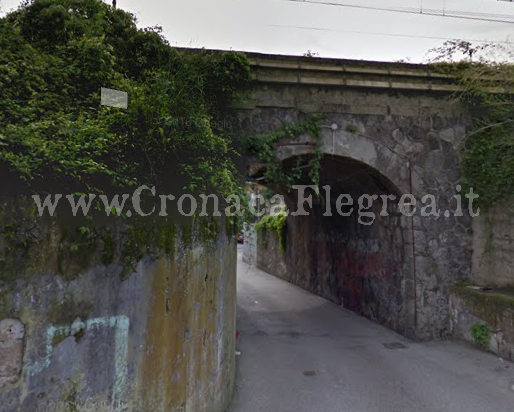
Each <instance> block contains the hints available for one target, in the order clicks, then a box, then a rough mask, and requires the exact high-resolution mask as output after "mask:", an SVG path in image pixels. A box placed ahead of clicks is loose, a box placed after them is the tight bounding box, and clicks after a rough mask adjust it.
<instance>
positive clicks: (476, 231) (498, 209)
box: [470, 204, 514, 287]
mask: <svg viewBox="0 0 514 412" xmlns="http://www.w3.org/2000/svg"><path fill="white" fill-rule="evenodd" d="M511 208H512V207H511V206H510V205H508V204H504V205H496V206H494V207H492V208H491V210H489V211H487V213H482V214H481V215H480V216H479V217H477V218H475V219H473V270H472V272H471V277H470V280H472V281H473V282H475V283H478V284H480V285H487V286H495V287H505V286H514V212H513V211H512V209H511Z"/></svg>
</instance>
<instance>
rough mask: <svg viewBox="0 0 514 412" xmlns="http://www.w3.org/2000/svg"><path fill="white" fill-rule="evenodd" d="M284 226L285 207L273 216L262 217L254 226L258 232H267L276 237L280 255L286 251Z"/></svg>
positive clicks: (285, 219)
mask: <svg viewBox="0 0 514 412" xmlns="http://www.w3.org/2000/svg"><path fill="white" fill-rule="evenodd" d="M286 225H287V211H286V206H283V207H282V209H281V210H280V211H279V212H277V213H273V214H269V215H266V216H264V217H263V218H262V219H261V221H260V222H258V223H257V224H256V225H255V229H257V230H258V231H261V232H262V231H264V230H268V231H270V232H272V233H275V234H276V235H277V236H278V244H279V251H280V253H285V250H286Z"/></svg>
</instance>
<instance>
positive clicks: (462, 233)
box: [240, 83, 472, 339]
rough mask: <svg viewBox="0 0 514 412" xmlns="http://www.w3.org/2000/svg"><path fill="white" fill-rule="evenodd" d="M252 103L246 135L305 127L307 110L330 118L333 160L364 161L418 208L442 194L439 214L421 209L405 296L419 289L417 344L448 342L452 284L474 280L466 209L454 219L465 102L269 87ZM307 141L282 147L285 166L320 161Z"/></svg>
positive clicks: (328, 146) (326, 137) (327, 139)
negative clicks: (301, 159)
mask: <svg viewBox="0 0 514 412" xmlns="http://www.w3.org/2000/svg"><path fill="white" fill-rule="evenodd" d="M252 96H253V98H252V100H251V101H250V102H249V103H247V104H246V105H245V107H244V108H241V109H240V116H241V118H242V119H243V127H244V129H245V130H246V132H247V133H248V134H250V135H256V134H265V133H270V132H272V131H274V130H277V129H279V128H280V127H281V125H282V124H283V123H290V124H297V123H298V122H299V121H300V119H301V115H300V114H299V112H300V110H304V111H306V112H308V113H323V114H324V115H325V119H324V120H323V121H322V122H320V123H322V124H323V125H324V126H325V127H323V129H322V138H323V140H322V152H323V154H324V155H325V156H327V157H339V158H347V159H353V160H355V161H358V162H362V163H365V164H366V165H368V166H369V167H371V168H372V169H374V170H375V171H376V172H377V173H379V174H381V175H382V176H384V177H385V178H386V179H388V180H389V181H390V182H391V183H392V184H393V185H394V186H395V187H396V188H397V189H398V191H399V192H401V193H402V194H406V193H411V194H413V195H414V196H415V198H416V199H417V201H418V202H419V203H418V204H420V202H421V199H422V198H423V196H425V195H427V194H429V195H434V196H435V198H436V202H437V208H438V209H439V210H440V211H441V215H440V216H439V217H422V216H420V209H421V207H418V209H417V213H416V214H415V216H414V217H413V219H412V225H411V226H412V227H411V229H410V230H409V231H410V232H411V234H410V236H409V237H406V236H405V237H404V244H403V248H404V252H402V253H403V255H404V257H405V259H407V260H409V259H410V261H411V262H410V263H408V264H409V266H410V268H411V269H410V271H411V273H410V274H408V273H405V272H404V276H407V279H412V280H413V283H411V284H410V285H406V286H405V288H406V289H409V290H414V291H415V293H414V295H415V302H412V303H408V305H410V306H409V308H410V309H409V310H410V311H411V312H412V313H411V314H410V315H409V317H410V318H412V319H413V322H414V323H415V326H414V327H415V336H416V338H418V339H431V338H439V337H444V336H447V335H448V334H449V333H450V324H449V320H448V308H449V296H450V291H449V289H450V286H451V285H452V284H453V283H455V282H457V281H460V280H465V279H467V278H468V277H469V276H470V272H471V242H472V231H471V218H470V217H469V215H468V214H467V210H465V214H464V216H462V217H459V216H454V213H455V208H456V202H455V200H454V195H456V194H457V191H456V187H457V185H458V184H459V182H460V178H461V176H460V173H459V164H460V150H461V145H462V142H463V139H464V138H465V135H466V128H467V126H468V125H469V123H470V119H469V117H467V116H466V115H465V113H463V111H462V108H461V107H459V105H458V103H455V102H453V101H451V100H450V99H448V97H447V96H444V95H438V94H436V93H431V92H420V91H416V92H407V91H388V90H378V91H376V90H372V89H368V90H359V89H357V88H354V89H347V88H345V87H343V86H341V87H325V86H307V85H285V84H271V83H267V84H256V85H255V88H254V92H253V95H252ZM332 124H335V125H337V126H338V128H337V130H336V131H332V130H330V126H331V125H332ZM308 139H309V138H308V136H305V137H302V139H300V141H299V142H294V143H293V144H290V142H285V141H284V142H281V145H282V146H280V148H279V156H280V158H281V159H284V160H286V159H294V158H295V157H297V156H302V155H309V154H312V147H311V146H308V145H302V144H301V143H302V142H304V141H306V140H308ZM250 163H251V162H250ZM251 164H252V163H251ZM253 164H254V165H255V166H253V167H254V169H252V170H257V167H258V164H259V161H258V159H254V160H253ZM251 168H252V166H251ZM337 173H338V172H337V171H334V170H332V171H331V175H330V176H328V178H329V179H332V180H337V179H340V180H341V181H345V180H346V181H352V176H353V174H352V173H351V170H346V171H345V173H342V172H340V174H337ZM323 184H324V182H321V185H323ZM445 211H449V215H448V216H445V215H444V212H445ZM290 240H291V239H290ZM291 241H292V242H295V241H296V240H294V239H293V240H291ZM298 242H300V240H298ZM379 247H382V246H381V245H380V246H379ZM302 248H303V249H302ZM300 249H301V250H303V252H304V253H303V254H302V252H300V251H299V252H298V260H297V261H296V262H295V264H297V265H299V266H301V267H303V268H308V267H309V266H308V264H307V263H306V262H303V261H304V260H306V259H308V257H307V256H309V255H310V253H311V249H308V248H305V247H303V246H300ZM301 262H303V263H301ZM311 273H312V271H311V270H310V269H309V270H305V271H304V272H301V273H300V272H299V273H297V274H295V275H293V276H298V277H304V278H305V279H304V280H303V282H304V283H309V279H310V277H311ZM409 276H410V277H409ZM299 283H300V282H299Z"/></svg>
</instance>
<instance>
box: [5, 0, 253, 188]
mask: <svg viewBox="0 0 514 412" xmlns="http://www.w3.org/2000/svg"><path fill="white" fill-rule="evenodd" d="M0 50H1V52H0V84H1V89H2V94H1V95H0V173H3V174H5V173H8V174H10V175H16V176H17V177H18V178H19V179H20V180H21V181H22V182H23V183H24V186H25V187H26V188H30V190H43V191H50V190H55V189H56V188H59V189H61V190H64V191H69V192H76V191H84V192H85V191H110V190H114V189H117V188H120V187H125V186H133V185H137V184H147V185H149V186H153V185H156V186H158V187H159V188H162V189H164V190H182V189H183V188H187V189H190V190H200V189H202V190H213V191H217V192H220V193H223V194H226V193H232V192H233V191H234V190H236V188H237V170H236V168H235V166H234V158H235V156H237V153H235V150H234V145H233V138H234V133H235V128H232V129H231V128H229V127H226V126H219V124H224V125H226V124H229V125H230V124H231V123H230V122H231V121H233V119H232V118H230V113H229V112H228V110H227V103H228V102H230V101H231V100H232V99H234V98H235V97H236V96H238V95H239V93H241V91H243V90H244V89H245V87H246V85H247V82H248V80H249V65H248V62H247V60H246V58H245V57H244V56H243V55H240V54H237V53H214V54H213V53H209V52H206V51H203V52H197V53H190V52H184V51H179V50H176V49H174V48H172V47H170V45H169V44H168V42H167V41H166V39H165V38H164V37H163V36H162V33H161V29H160V28H159V27H153V28H146V29H140V28H138V27H137V26H136V20H135V17H134V16H133V15H132V14H130V13H127V12H125V11H123V10H120V9H115V8H112V7H110V6H108V5H106V4H104V3H103V2H101V1H98V0H36V1H27V2H25V3H24V4H23V5H22V6H21V7H20V8H19V9H18V10H17V11H15V12H12V13H10V14H8V15H6V16H5V17H4V18H1V19H0ZM101 87H107V88H112V89H117V90H122V91H125V92H127V93H128V95H129V106H128V109H127V110H123V109H117V108H111V107H105V106H100V88H101ZM227 119H228V121H227ZM221 120H225V122H222V121H221ZM234 125H235V123H234Z"/></svg>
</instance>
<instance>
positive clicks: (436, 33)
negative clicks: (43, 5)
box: [0, 0, 514, 63]
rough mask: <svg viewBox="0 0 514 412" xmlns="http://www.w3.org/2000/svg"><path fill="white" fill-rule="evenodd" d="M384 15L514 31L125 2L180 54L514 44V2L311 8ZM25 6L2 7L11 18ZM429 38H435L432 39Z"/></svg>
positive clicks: (232, 4) (204, 2) (386, 54)
mask: <svg viewBox="0 0 514 412" xmlns="http://www.w3.org/2000/svg"><path fill="white" fill-rule="evenodd" d="M309 1H314V2H326V3H328V2H331V3H341V4H350V5H352V4H353V5H361V6H362V5H364V6H372V7H373V6H376V7H382V8H384V7H385V8H389V7H396V8H398V7H406V8H411V9H412V8H416V9H417V8H419V9H420V10H421V9H422V10H424V11H425V12H428V11H436V12H442V11H443V9H444V10H445V11H446V13H449V14H451V13H452V12H456V11H457V12H476V13H487V14H496V15H501V16H511V21H512V23H498V22H487V21H474V20H465V19H456V18H450V17H442V16H430V15H426V14H407V13H396V12H389V11H377V10H369V9H359V8H349V7H340V6H331V5H326V4H312V3H309V2H302V1H301V0H300V1H284V0H144V1H141V0H117V3H118V8H122V9H125V10H127V11H130V12H132V13H133V14H135V15H136V17H137V19H138V22H139V25H140V26H141V27H147V26H155V25H160V26H162V27H163V31H164V35H165V36H166V38H167V39H168V40H169V42H170V43H171V44H172V45H174V46H180V47H195V48H197V47H205V48H208V49H222V50H238V51H254V52H262V53H270V54H286V55H303V54H305V53H307V52H308V51H310V52H311V53H315V54H317V55H319V56H322V57H337V58H348V59H364V60H376V61H398V60H406V61H412V62H414V63H416V62H421V61H423V60H424V59H425V58H426V53H427V51H428V50H429V49H431V48H433V47H438V46H440V45H442V43H443V42H444V41H445V39H466V40H475V41H477V40H481V41H495V42H505V41H507V40H509V36H512V38H510V40H511V41H514V2H508V1H497V0H309ZM19 3H20V1H19V0H0V8H1V9H2V10H3V11H4V12H5V11H8V10H10V9H12V8H16V7H17V6H18V4H19ZM425 37H428V38H425Z"/></svg>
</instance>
